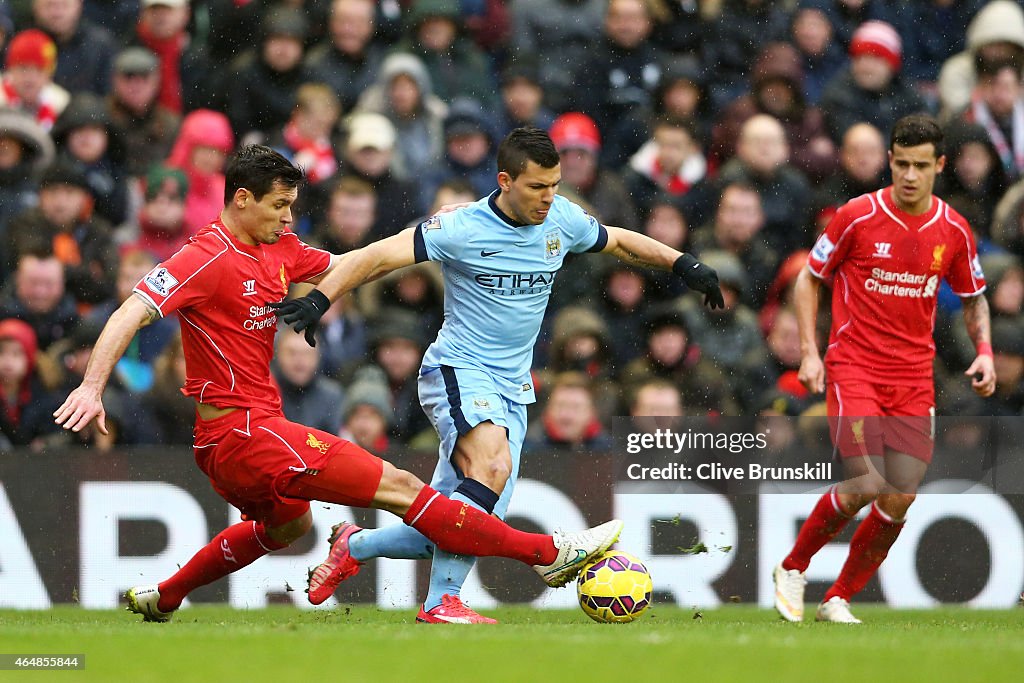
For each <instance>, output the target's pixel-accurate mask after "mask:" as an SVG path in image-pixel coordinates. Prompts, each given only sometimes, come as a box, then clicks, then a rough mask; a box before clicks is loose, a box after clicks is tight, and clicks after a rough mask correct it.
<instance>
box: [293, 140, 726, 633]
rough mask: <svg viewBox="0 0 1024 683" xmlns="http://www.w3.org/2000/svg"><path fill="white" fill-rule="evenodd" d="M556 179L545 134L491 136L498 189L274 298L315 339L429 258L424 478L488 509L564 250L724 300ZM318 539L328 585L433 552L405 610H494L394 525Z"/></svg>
mask: <svg viewBox="0 0 1024 683" xmlns="http://www.w3.org/2000/svg"><path fill="white" fill-rule="evenodd" d="M560 180H561V172H560V169H559V157H558V152H557V151H556V149H555V147H554V144H553V143H552V142H551V138H550V137H548V134H547V133H546V132H544V131H542V130H540V129H538V128H517V129H516V130H514V131H512V132H511V133H509V135H508V136H507V137H506V138H505V140H504V141H502V143H501V145H500V146H499V148H498V176H497V181H498V189H497V190H495V192H494V193H492V194H491V195H490V196H489V197H486V198H484V199H481V200H479V201H477V202H474V203H472V204H469V205H467V206H465V207H463V208H460V209H459V210H457V211H453V212H448V213H443V214H440V215H436V216H433V217H431V218H430V219H429V220H427V221H424V222H423V223H421V224H420V225H419V226H418V227H415V228H409V229H406V230H404V231H402V232H400V233H398V234H397V235H394V236H392V237H388V238H387V239H383V240H380V241H379V242H375V243H373V244H370V245H368V246H366V247H364V248H363V249H358V250H355V251H351V252H349V253H347V254H345V255H344V256H343V257H342V260H341V262H340V264H339V266H338V267H337V268H335V269H334V270H332V271H331V273H330V274H329V275H328V276H327V277H326V278H324V280H323V281H322V282H321V283H320V284H319V285H318V286H317V289H315V290H313V291H312V292H310V293H309V294H307V295H306V296H304V297H300V298H297V299H292V300H291V301H288V302H285V303H284V304H282V305H281V307H280V308H279V309H278V315H279V316H281V318H282V319H283V320H284V321H285V322H286V323H287V324H289V325H293V326H294V328H295V330H296V331H297V332H302V331H305V335H306V340H307V341H308V342H309V343H310V344H314V343H315V339H314V332H315V330H316V326H317V323H318V322H319V320H320V316H321V315H323V313H324V312H325V311H326V310H327V309H328V308H329V307H330V303H331V301H335V300H337V299H338V297H340V296H342V295H343V294H345V293H346V292H348V291H350V290H352V289H354V288H356V287H358V286H359V285H361V284H363V283H364V282H369V281H370V280H373V279H376V278H378V277H381V276H382V275H385V274H387V273H389V272H391V271H393V270H396V269H398V268H403V267H405V266H409V265H412V264H414V263H420V262H422V261H427V260H431V261H438V262H440V264H441V270H442V273H443V274H444V286H445V303H444V324H443V325H442V327H441V331H440V332H439V333H438V335H437V339H436V340H435V341H434V343H433V344H431V345H430V347H429V348H428V349H427V351H426V353H425V354H424V357H423V364H422V366H421V368H420V375H419V395H420V402H421V404H422V406H423V410H424V411H425V412H426V413H427V415H428V417H430V419H431V421H432V423H433V424H434V426H435V428H436V429H437V432H438V435H439V436H440V438H441V447H440V450H439V455H440V457H439V460H438V465H437V469H436V470H435V472H434V478H433V480H432V481H431V486H433V487H434V488H436V489H437V490H438V491H440V492H441V493H445V494H450V495H451V497H452V498H455V499H458V500H461V501H463V502H464V503H466V504H467V505H471V506H473V507H477V508H479V509H481V510H485V511H487V512H490V513H493V514H495V515H497V516H498V517H503V516H504V514H505V511H506V510H507V509H508V504H509V500H510V498H511V496H512V490H513V488H514V486H515V481H516V478H517V476H518V472H519V458H520V453H521V451H522V446H523V439H524V437H525V435H526V406H527V405H528V404H530V403H533V402H534V401H535V396H534V388H533V382H532V380H531V378H530V363H531V361H532V358H533V345H534V342H536V340H537V334H538V332H539V331H540V326H541V322H542V320H543V318H544V311H545V309H546V307H547V303H548V298H549V296H550V294H551V286H552V284H553V283H554V280H555V276H556V274H557V273H558V270H559V268H561V266H562V261H563V259H564V258H565V256H566V255H567V254H569V253H570V252H572V253H580V252H588V251H589V252H604V253H610V254H614V255H615V256H617V257H619V258H620V259H622V260H624V261H627V262H629V263H634V264H638V265H643V266H648V267H651V268H658V269H661V270H670V271H673V272H675V273H676V274H678V275H679V276H680V277H682V278H683V281H684V282H685V283H686V284H687V286H688V287H690V288H691V289H693V290H696V291H698V292H701V293H703V294H704V296H705V303H706V304H707V305H708V306H711V307H712V308H721V307H722V306H723V301H722V293H721V291H720V290H719V288H718V276H717V274H716V273H715V271H714V270H712V269H711V268H709V267H708V266H705V265H704V264H702V263H700V262H699V261H697V259H695V258H694V257H693V256H691V255H690V254H682V253H680V252H678V251H676V250H675V249H672V248H671V247H668V246H666V245H664V244H662V243H660V242H658V241H656V240H653V239H651V238H649V237H647V236H646V235H642V234H640V233H637V232H633V231H631V230H626V229H624V228H616V227H612V226H603V225H601V224H600V223H599V222H598V221H597V220H595V219H594V218H593V217H592V216H590V215H588V214H587V213H586V212H585V211H583V209H581V208H580V207H579V206H577V205H576V204H573V203H572V202H570V201H569V200H567V199H565V198H564V197H561V196H559V195H557V194H556V191H557V189H558V184H559V181H560ZM331 544H332V547H331V553H330V555H329V556H328V558H327V560H325V562H324V563H323V565H321V566H322V567H324V569H325V570H327V571H317V572H315V575H316V577H317V578H315V579H311V581H313V580H316V581H318V582H321V583H322V584H323V583H331V584H333V586H336V585H337V584H338V583H340V582H341V581H342V580H344V579H345V578H348V577H350V576H352V575H354V574H355V573H356V572H357V571H359V567H360V565H361V564H362V563H363V562H365V561H366V560H368V559H370V558H373V557H389V558H410V559H411V558H425V557H430V556H431V555H432V556H433V567H432V569H431V577H430V588H429V591H428V594H427V598H426V600H425V601H424V604H423V607H422V609H420V612H419V615H418V616H417V617H416V619H417V620H418V621H421V622H426V623H495V622H494V620H493V619H489V618H487V617H485V616H482V615H480V614H477V613H476V612H474V611H473V610H471V609H470V608H468V607H467V606H466V605H465V604H463V603H462V601H461V600H460V598H459V593H460V590H461V587H462V584H463V582H464V581H465V580H466V577H467V576H468V575H469V572H470V571H471V570H472V568H473V563H474V561H475V558H472V557H466V556H460V555H451V554H448V553H444V552H442V551H440V550H435V549H433V548H432V547H431V545H430V543H429V541H427V540H426V539H425V538H424V537H423V536H421V535H420V534H419V533H418V532H416V531H415V530H414V529H412V528H410V527H406V526H405V525H396V526H394V527H385V528H381V529H367V530H363V529H360V528H359V527H357V526H355V525H353V524H348V523H342V524H339V525H337V526H336V527H335V530H334V533H333V534H332V536H331ZM324 576H326V577H327V578H326V579H323V580H321V579H320V578H319V577H324ZM310 587H311V589H312V588H313V586H312V584H311V586H310ZM317 588H319V589H320V590H318V593H322V592H323V591H322V588H320V586H317Z"/></svg>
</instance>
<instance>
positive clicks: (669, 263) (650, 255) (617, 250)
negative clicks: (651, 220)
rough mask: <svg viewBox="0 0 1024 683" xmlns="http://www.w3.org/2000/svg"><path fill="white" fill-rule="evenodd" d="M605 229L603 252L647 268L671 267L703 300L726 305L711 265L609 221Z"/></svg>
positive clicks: (715, 306)
mask: <svg viewBox="0 0 1024 683" xmlns="http://www.w3.org/2000/svg"><path fill="white" fill-rule="evenodd" d="M605 230H607V231H608V243H607V244H606V245H605V248H604V249H603V250H602V251H603V253H606V254H613V255H615V256H616V257H617V258H619V259H621V260H622V261H625V262H627V263H634V264H636V265H639V266H644V267H646V268H656V269H658V270H670V271H672V272H673V273H675V274H676V275H678V276H679V277H681V278H683V282H685V283H686V286H687V287H689V288H690V289H693V290H696V291H698V292H701V293H702V294H704V303H705V304H707V305H708V306H710V307H711V308H724V307H725V301H724V299H723V298H722V290H721V289H719V286H718V273H716V272H715V270H714V268H709V267H708V266H706V265H704V264H703V263H701V262H700V261H698V260H697V259H696V258H694V257H693V256H692V255H690V254H684V253H682V252H679V251H676V250H675V249H673V248H672V247H670V246H668V245H665V244H662V243H661V242H659V241H658V240H655V239H651V238H650V237H648V236H647V235H643V234H640V233H639V232H633V231H632V230H626V229H625V228H616V227H614V226H611V225H609V226H605Z"/></svg>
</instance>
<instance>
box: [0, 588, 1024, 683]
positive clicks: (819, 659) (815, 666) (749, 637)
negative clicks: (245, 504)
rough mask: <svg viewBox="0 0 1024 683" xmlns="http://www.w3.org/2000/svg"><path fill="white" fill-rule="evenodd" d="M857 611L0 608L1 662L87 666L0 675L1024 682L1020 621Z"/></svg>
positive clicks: (1017, 616) (281, 681) (1010, 616)
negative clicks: (171, 614) (452, 615)
mask: <svg viewBox="0 0 1024 683" xmlns="http://www.w3.org/2000/svg"><path fill="white" fill-rule="evenodd" d="M812 608H813V606H811V605H808V609H812ZM855 613H856V614H857V615H858V616H859V617H861V618H862V619H864V621H865V624H864V625H862V626H859V627H856V626H855V627H850V626H844V625H838V624H818V623H814V622H813V621H809V622H805V623H803V624H786V623H782V622H780V621H779V620H778V619H777V618H776V616H775V614H774V612H770V611H767V610H758V609H754V608H751V607H746V606H729V607H725V608H720V609H714V610H703V611H702V612H700V613H699V616H698V617H696V618H695V614H697V613H696V612H695V611H694V610H681V609H675V608H667V607H658V606H657V605H655V606H654V607H653V608H652V609H651V610H650V611H649V612H648V613H647V614H646V615H644V617H643V618H642V619H641V620H639V621H637V622H635V623H633V624H627V625H603V624H595V623H593V622H591V621H590V620H589V619H588V618H587V617H586V616H585V615H583V614H582V612H579V611H537V610H533V609H529V608H525V607H509V608H502V609H498V610H487V614H489V615H491V616H494V617H496V618H498V619H500V620H501V621H502V624H501V625H499V626H490V627H487V626H483V627H455V626H443V627H439V626H425V625H417V624H414V623H412V617H413V616H414V615H413V614H412V613H411V612H406V611H397V612H394V611H381V610H378V609H376V608H374V607H372V606H366V605H352V606H341V607H339V608H337V609H333V610H315V611H304V610H298V609H294V608H290V607H274V608H270V609H265V610H255V611H238V610H232V609H229V608H225V607H219V606H218V607H212V606H197V607H193V608H190V609H187V610H183V611H182V612H180V613H178V614H176V615H175V620H174V621H173V622H172V623H170V624H146V623H142V619H141V617H139V616H138V615H130V614H127V613H125V612H123V611H88V610H83V609H78V608H75V607H57V608H54V609H52V610H49V611H44V612H19V611H10V610H0V652H2V653H33V654H43V653H50V654H58V653H60V654H70V653H84V654H85V656H86V668H85V670H84V671H75V672H35V673H31V674H29V673H24V672H22V673H13V672H9V671H0V681H8V680H19V681H20V680H26V681H27V680H32V681H43V680H60V681H70V680H76V681H174V682H175V683H188V682H191V681H220V682H227V681H274V682H275V683H291V682H292V681H307V680H308V681H343V682H345V683H359V682H362V681H365V682H367V683H380V682H382V681H399V680H400V681H410V682H416V681H453V682H455V683H459V682H461V681H480V682H481V683H489V682H491V681H524V682H529V681H574V682H575V681H586V682H590V681H606V680H609V681H610V680H615V681H631V682H632V681H654V680H659V681H660V680H665V681H695V682H700V683H707V682H710V681H742V682H744V683H746V682H747V681H750V682H754V681H785V682H786V683H797V682H799V681H813V682H814V683H821V682H822V681H829V682H830V683H840V682H842V681H858V682H859V681H872V680H876V681H877V680H889V681H899V682H900V683H909V682H911V681H928V683H936V682H937V681H957V682H958V683H960V682H965V681H986V682H988V681H1019V680H1024V610H1021V609H1014V610H1006V611H977V610H969V609H963V608H943V609H937V610H929V611H897V610H890V609H886V608H883V607H877V606H856V608H855ZM812 618H813V614H812Z"/></svg>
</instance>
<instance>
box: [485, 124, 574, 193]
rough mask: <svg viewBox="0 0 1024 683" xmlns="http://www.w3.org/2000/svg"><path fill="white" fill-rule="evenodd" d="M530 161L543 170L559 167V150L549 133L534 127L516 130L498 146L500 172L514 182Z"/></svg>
mask: <svg viewBox="0 0 1024 683" xmlns="http://www.w3.org/2000/svg"><path fill="white" fill-rule="evenodd" d="M528 161H532V162H533V163H535V164H537V165H538V166H542V167H543V168H554V167H555V166H557V165H558V163H559V161H560V159H559V156H558V150H557V149H555V143H553V142H551V136H550V135H548V134H547V131H544V130H541V129H540V128H535V127H533V126H528V127H525V128H516V129H515V130H513V131H512V132H511V133H509V134H508V135H506V136H505V139H504V140H502V141H501V144H500V145H498V171H499V172H502V173H508V174H509V176H511V178H512V179H513V180H515V179H516V178H518V177H519V174H520V173H522V172H523V171H525V170H526V163H527V162H528Z"/></svg>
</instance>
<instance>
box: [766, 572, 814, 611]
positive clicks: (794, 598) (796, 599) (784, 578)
mask: <svg viewBox="0 0 1024 683" xmlns="http://www.w3.org/2000/svg"><path fill="white" fill-rule="evenodd" d="M772 578H773V579H774V580H775V609H776V611H778V613H779V614H781V615H782V618H783V619H785V620H786V621H803V618H804V586H806V585H807V579H806V578H805V577H804V574H803V572H801V571H800V570H799V569H784V568H783V567H782V565H781V564H778V565H775V571H774V572H773V573H772Z"/></svg>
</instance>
